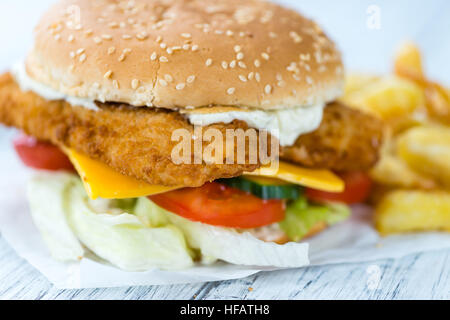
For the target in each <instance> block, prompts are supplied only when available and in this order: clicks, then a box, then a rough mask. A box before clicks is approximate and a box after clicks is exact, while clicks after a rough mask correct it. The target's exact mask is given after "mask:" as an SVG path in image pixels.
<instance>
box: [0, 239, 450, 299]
mask: <svg viewBox="0 0 450 320" xmlns="http://www.w3.org/2000/svg"><path fill="white" fill-rule="evenodd" d="M378 268H379V269H378ZM373 270H378V271H379V275H380V276H381V277H380V281H379V283H378V284H377V283H375V285H374V283H373V282H370V279H371V278H372V279H373V276H374V275H373V273H372V271H373ZM0 299H221V300H222V299H250V300H252V299H450V250H445V251H436V252H429V253H422V254H417V255H411V256H408V257H405V258H403V259H399V260H392V259H390V260H381V261H377V262H371V263H362V264H340V265H333V266H322V267H309V268H304V269H297V270H286V271H277V272H266V273H260V274H257V275H254V276H251V277H248V278H245V279H239V280H230V281H222V282H211V283H204V284H193V285H172V286H148V287H124V288H107V289H82V290H58V289H57V288H55V287H54V286H53V285H52V284H51V283H49V282H48V281H47V279H45V278H44V277H43V276H42V275H41V274H40V273H39V272H38V271H37V270H35V269H34V268H33V267H32V266H31V265H29V264H28V263H27V262H26V261H24V260H23V259H22V258H20V257H19V256H18V255H17V254H16V253H15V252H14V250H13V249H12V248H11V247H10V246H9V245H8V243H7V242H6V241H5V240H4V239H3V238H2V237H1V236H0Z"/></svg>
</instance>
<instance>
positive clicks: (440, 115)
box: [394, 43, 450, 125]
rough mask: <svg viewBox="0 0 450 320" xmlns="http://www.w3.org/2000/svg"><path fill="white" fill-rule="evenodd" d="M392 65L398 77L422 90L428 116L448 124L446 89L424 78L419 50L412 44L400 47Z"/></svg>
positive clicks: (449, 109) (449, 108)
mask: <svg viewBox="0 0 450 320" xmlns="http://www.w3.org/2000/svg"><path fill="white" fill-rule="evenodd" d="M394 65H395V73H396V74H397V75H398V76H399V77H402V78H405V79H409V80H410V81H413V82H414V83H416V84H417V85H419V86H421V87H422V88H423V90H424V92H425V99H426V106H427V109H428V112H429V114H430V116H432V117H433V118H434V119H435V120H437V121H439V122H442V123H445V124H447V125H448V124H450V94H449V92H448V90H447V89H445V88H443V87H442V86H441V85H439V84H437V83H435V82H432V81H429V80H428V79H427V78H426V77H425V75H424V72H423V67H422V58H421V54H420V51H419V49H418V48H417V47H416V46H415V45H414V44H412V43H406V44H404V45H402V46H401V47H400V49H399V50H398V52H397V55H396V58H395V64H394Z"/></svg>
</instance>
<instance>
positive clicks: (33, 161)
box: [13, 134, 74, 171]
mask: <svg viewBox="0 0 450 320" xmlns="http://www.w3.org/2000/svg"><path fill="white" fill-rule="evenodd" d="M13 144H14V149H15V150H16V152H17V154H18V155H19V157H20V159H21V160H22V162H23V163H24V164H25V165H26V166H28V167H31V168H34V169H43V170H52V171H57V170H67V171H72V170H74V168H73V165H72V163H71V162H70V160H69V158H68V157H67V156H66V155H65V154H64V153H63V152H62V151H61V150H60V149H59V148H58V147H57V146H55V145H53V144H50V143H47V142H42V141H38V140H36V139H35V138H33V137H30V136H27V135H24V134H21V135H19V136H18V137H17V138H15V139H14V140H13Z"/></svg>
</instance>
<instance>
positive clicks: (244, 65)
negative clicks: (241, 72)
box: [238, 61, 247, 69]
mask: <svg viewBox="0 0 450 320" xmlns="http://www.w3.org/2000/svg"><path fill="white" fill-rule="evenodd" d="M238 64H239V67H240V68H242V69H247V65H246V64H245V63H244V62H243V61H239V62H238Z"/></svg>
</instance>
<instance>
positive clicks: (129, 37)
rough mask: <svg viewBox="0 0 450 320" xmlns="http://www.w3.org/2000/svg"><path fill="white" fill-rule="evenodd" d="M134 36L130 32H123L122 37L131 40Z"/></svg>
mask: <svg viewBox="0 0 450 320" xmlns="http://www.w3.org/2000/svg"><path fill="white" fill-rule="evenodd" d="M131 38H132V37H131V36H130V35H129V34H123V35H122V39H124V40H130V39H131Z"/></svg>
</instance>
